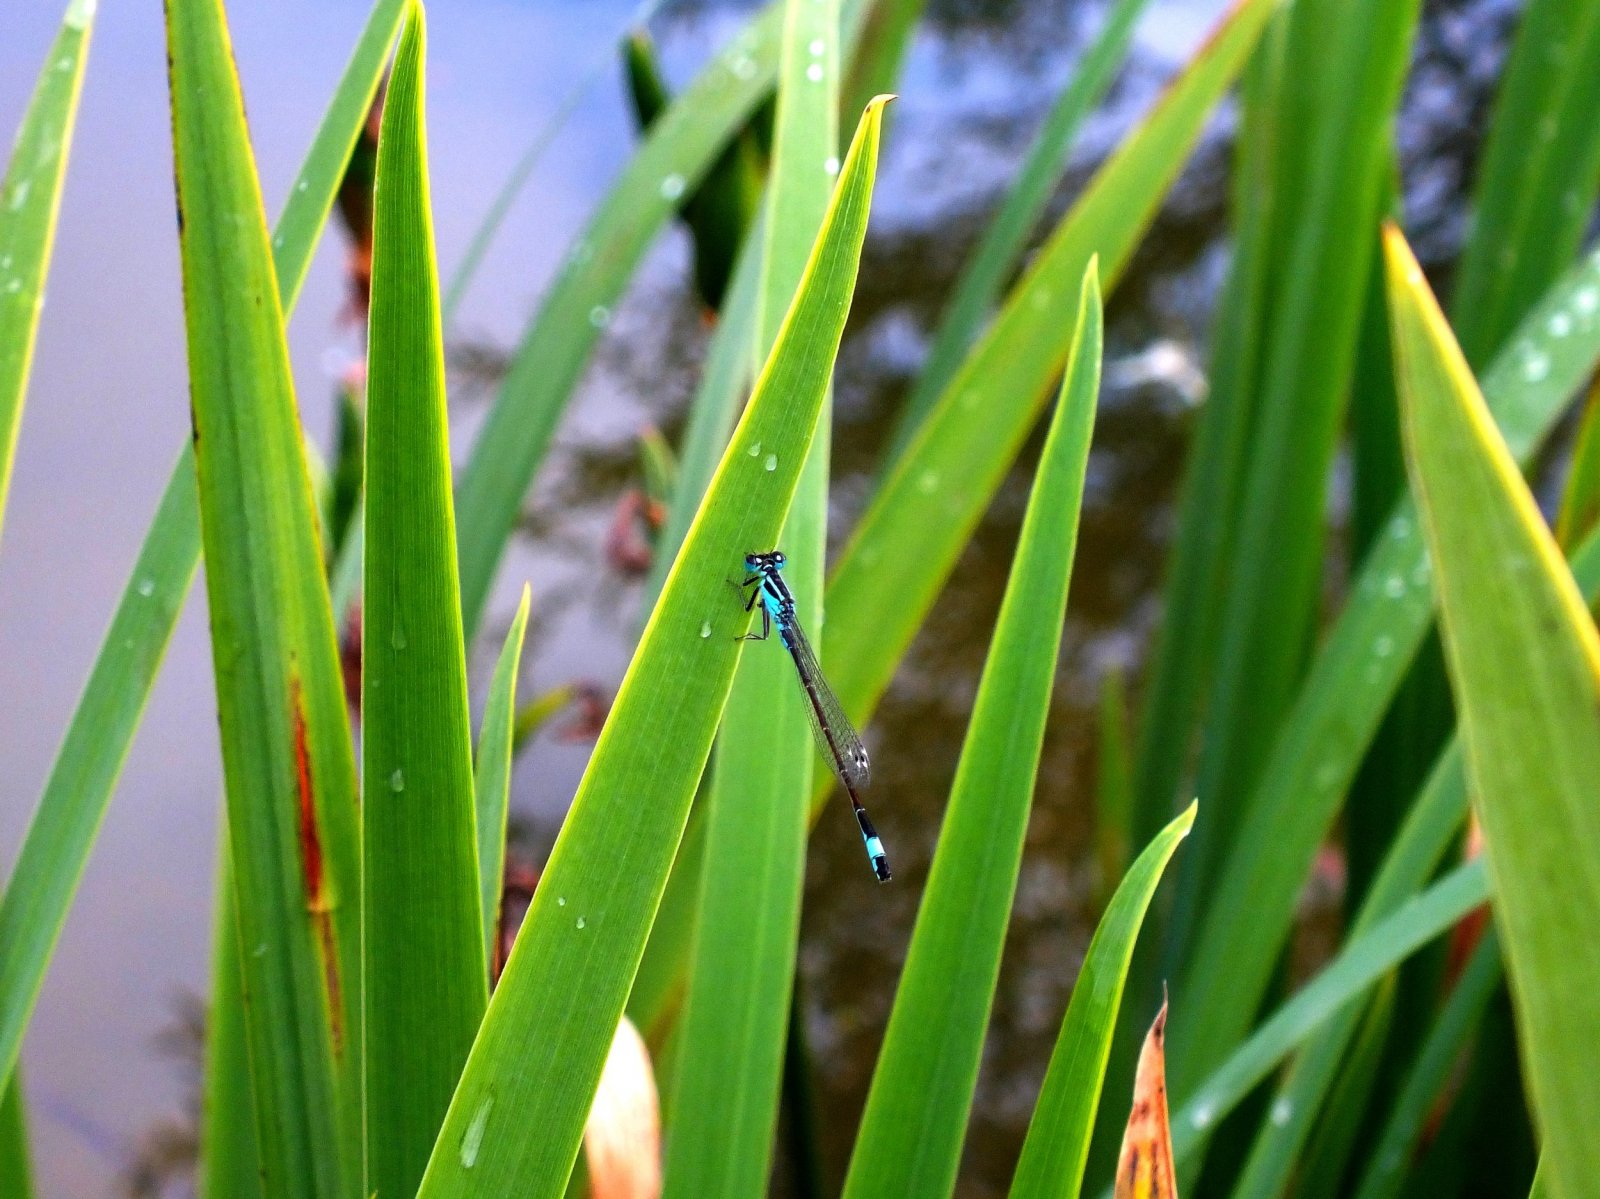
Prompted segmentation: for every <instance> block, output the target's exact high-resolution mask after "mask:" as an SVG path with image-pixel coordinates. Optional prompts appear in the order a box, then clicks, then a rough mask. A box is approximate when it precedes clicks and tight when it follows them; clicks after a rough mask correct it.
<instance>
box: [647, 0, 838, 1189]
mask: <svg viewBox="0 0 1600 1199" xmlns="http://www.w3.org/2000/svg"><path fill="white" fill-rule="evenodd" d="M839 57H840V56H839V5H838V2H837V0H821V2H820V3H819V2H818V0H788V2H787V4H786V5H785V18H784V31H783V47H782V52H781V55H780V65H779V82H778V107H777V115H776V121H775V125H774V140H773V160H772V182H771V185H770V188H769V193H768V202H767V204H768V207H767V219H766V222H765V225H764V227H763V228H762V230H761V231H762V232H763V234H764V235H765V242H764V245H763V247H762V271H761V279H760V286H759V287H758V289H757V294H756V301H757V302H756V314H755V318H754V322H753V323H754V329H755V342H754V349H755V351H756V354H757V356H759V357H765V355H766V352H767V350H768V349H769V348H770V347H771V345H772V343H773V341H774V339H775V338H776V337H777V335H778V330H779V325H780V322H781V321H782V319H783V314H784V312H785V311H786V310H787V309H788V306H789V302H790V300H791V298H792V297H793V295H794V293H795V289H796V287H797V286H798V285H799V283H800V280H801V278H802V277H803V275H804V273H805V268H806V262H805V253H806V247H807V246H808V245H809V244H810V242H811V241H812V240H813V239H814V238H815V236H816V231H817V229H818V228H819V227H820V226H821V224H822V222H823V220H824V219H825V217H826V214H827V207H828V193H829V190H830V188H831V185H832V176H831V175H830V173H829V170H828V167H829V162H830V160H831V159H833V158H834V155H835V154H836V153H837V151H838V145H839V135H838V92H839ZM829 431H830V421H829V413H828V411H827V408H826V403H824V408H823V411H822V413H821V415H820V416H819V418H818V421H817V428H816V433H815V435H814V437H813V438H812V442H811V447H810V449H809V451H808V452H807V456H806V462H805V466H804V467H803V468H802V469H801V472H800V481H799V484H798V486H797V487H796V489H795V496H794V503H793V504H792V505H791V507H790V509H789V514H788V519H787V520H786V521H785V522H784V526H783V531H782V533H781V534H780V535H779V540H778V544H780V545H781V546H782V547H783V549H784V552H785V553H786V554H787V555H788V558H789V562H790V566H789V568H788V569H789V574H790V578H791V580H792V585H793V587H794V591H795V597H796V598H795V605H796V612H797V615H798V617H799V619H800V622H801V624H802V627H811V628H816V627H817V625H818V623H819V620H818V618H819V617H820V616H821V613H822V579H823V555H824V552H825V550H826V546H827V531H828V530H827V525H828V448H829ZM769 548H771V547H770V546H765V545H750V546H746V547H743V550H741V551H738V552H736V553H735V554H734V555H733V556H732V557H731V558H730V560H729V561H730V563H733V562H736V561H737V560H738V553H740V552H748V551H753V550H764V549H769ZM741 577H742V576H741ZM757 650H758V652H755V653H753V654H750V655H747V656H745V657H743V658H741V660H740V662H739V668H738V670H737V672H736V673H735V675H734V680H733V688H732V691H731V692H730V694H729V702H728V707H727V709H726V711H725V712H724V715H723V721H722V730H721V733H720V736H719V740H718V743H717V750H716V755H717V756H716V766H715V769H714V770H713V772H712V774H711V780H710V786H709V790H708V795H707V803H706V822H707V826H708V827H707V830H706V836H707V838H708V839H709V843H710V844H712V845H734V844H739V843H741V842H743V843H745V844H748V845H752V846H760V847H761V848H760V850H759V852H757V853H754V854H730V853H723V854H714V855H712V856H711V857H710V858H709V859H708V860H707V861H706V863H705V869H704V871H703V874H702V879H701V887H700V903H699V914H698V917H697V919H696V922H695V946H694V954H693V957H692V959H691V968H690V974H689V982H688V990H687V993H686V997H685V1003H684V1012H683V1019H682V1022H681V1024H680V1027H679V1031H678V1038H677V1044H676V1049H675V1052H676V1055H677V1056H676V1062H677V1064H678V1068H677V1070H676V1072H675V1074H674V1077H673V1083H674V1090H673V1098H672V1107H671V1111H672V1125H671V1128H670V1129H669V1136H668V1138H667V1155H666V1171H665V1180H664V1182H665V1193H666V1194H667V1195H668V1196H673V1195H682V1196H692V1197H694V1199H702V1197H704V1199H711V1197H713V1196H719V1195H725V1196H729V1197H730V1199H737V1197H738V1196H742V1195H749V1194H754V1193H757V1192H759V1191H760V1190H761V1189H762V1188H763V1187H764V1186H765V1184H766V1180H767V1177H768V1175H769V1174H770V1172H771V1163H772V1144H773V1133H774V1131H775V1130H776V1127H777V1121H778V1092H779V1081H780V1076H781V1074H782V1070H783V1057H784V1027H785V1025H786V1024H787V1022H788V1018H789V1001H790V996H791V994H792V993H793V990H794V968H795V946H796V941H797V940H798V938H799V932H800V889H801V881H802V874H803V870H804V864H805V843H806V806H807V800H808V798H809V796H810V792H811V773H812V764H813V758H814V757H815V752H816V751H815V750H814V749H813V747H812V744H811V732H810V728H809V725H808V719H807V709H806V703H807V701H806V698H805V696H804V693H803V692H802V691H801V689H800V688H799V687H798V686H797V685H796V684H795V680H794V679H793V678H790V677H787V676H789V675H791V674H792V673H793V671H794V665H793V663H792V662H790V661H789V660H788V658H789V655H788V654H786V653H783V652H781V651H780V650H779V647H778V646H777V645H776V644H772V645H767V646H761V647H757ZM760 650H765V651H766V652H759V651H760Z"/></svg>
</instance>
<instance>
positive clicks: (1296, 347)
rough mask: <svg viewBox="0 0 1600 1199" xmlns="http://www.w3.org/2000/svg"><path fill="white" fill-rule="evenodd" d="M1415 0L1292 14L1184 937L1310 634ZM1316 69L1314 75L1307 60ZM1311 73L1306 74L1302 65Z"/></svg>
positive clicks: (1180, 1077) (1180, 1009)
mask: <svg viewBox="0 0 1600 1199" xmlns="http://www.w3.org/2000/svg"><path fill="white" fill-rule="evenodd" d="M1419 8H1420V3H1419V0H1359V2H1358V3H1356V4H1351V3H1349V0H1306V2H1304V3H1297V4H1296V5H1295V6H1294V9H1293V11H1292V12H1291V13H1290V16H1289V20H1290V30H1289V34H1288V36H1289V41H1290V46H1289V51H1288V53H1289V59H1288V62H1287V63H1286V67H1285V71H1284V79H1285V81H1286V83H1289V84H1291V85H1292V86H1293V87H1296V88H1300V89H1303V90H1313V91H1315V92H1316V93H1317V94H1316V95H1315V96H1314V97H1304V96H1296V95H1294V93H1293V92H1292V91H1291V92H1289V93H1287V95H1286V96H1285V97H1283V102H1285V103H1287V102H1290V101H1293V102H1296V103H1300V104H1303V106H1304V108H1305V110H1306V111H1305V112H1304V114H1303V119H1302V120H1301V121H1300V127H1299V128H1291V122H1293V121H1294V120H1295V116H1294V115H1293V113H1291V115H1290V116H1289V117H1288V118H1287V119H1286V120H1285V121H1284V126H1285V129H1284V134H1283V136H1284V138H1285V143H1286V145H1285V148H1286V149H1288V150H1291V151H1294V150H1297V151H1298V152H1297V153H1291V154H1289V155H1287V156H1286V163H1285V165H1283V166H1282V168H1281V169H1282V173H1281V175H1280V180H1279V182H1280V185H1281V187H1282V188H1283V190H1284V201H1285V205H1286V208H1287V213H1286V214H1285V215H1283V217H1282V221H1283V223H1282V225H1281V232H1280V233H1279V235H1278V236H1279V241H1280V242H1281V244H1280V245H1279V246H1278V251H1279V253H1280V254H1281V255H1282V256H1283V258H1282V266H1281V268H1280V269H1279V270H1278V271H1276V272H1275V273H1274V276H1273V279H1272V283H1273V293H1272V294H1273V303H1272V305H1271V308H1270V309H1269V311H1270V314H1271V315H1270V320H1269V324H1268V327H1267V329H1266V330H1264V331H1263V341H1264V344H1263V345H1262V346H1261V348H1260V353H1261V364H1262V365H1261V371H1260V375H1259V378H1258V387H1259V389H1260V390H1259V395H1258V396H1257V398H1256V399H1255V401H1254V403H1255V404H1256V405H1257V408H1258V414H1257V416H1256V419H1255V423H1254V429H1253V434H1252V437H1251V450H1250V454H1249V460H1248V463H1247V465H1246V468H1245V482H1244V487H1243V491H1242V494H1241V496H1240V507H1239V513H1238V520H1239V528H1238V532H1237V543H1236V546H1235V551H1234V555H1233V557H1232V559H1231V560H1230V561H1229V562H1228V563H1227V567H1226V569H1227V570H1228V572H1229V583H1228V592H1227V595H1228V599H1227V602H1226V605H1225V608H1224V611H1223V613H1222V617H1221V628H1220V630H1219V640H1218V648H1217V651H1216V654H1217V673H1216V677H1215V679H1214V680H1213V681H1212V686H1211V694H1210V698H1209V702H1208V708H1207V713H1206V724H1205V734H1204V738H1203V748H1202V752H1201V760H1200V769H1199V778H1198V782H1197V784H1196V790H1197V791H1198V794H1199V796H1200V802H1201V815H1200V818H1199V819H1198V820H1197V821H1196V824H1195V831H1194V844H1193V845H1192V846H1191V847H1190V850H1189V853H1188V854H1186V855H1185V857H1184V861H1183V862H1182V863H1181V864H1180V868H1179V874H1178V878H1179V887H1178V893H1177V895H1176V897H1175V905H1174V912H1173V926H1172V928H1170V929H1169V930H1168V936H1169V938H1170V940H1171V941H1172V942H1173V943H1174V944H1186V943H1187V936H1188V934H1189V932H1190V930H1191V928H1192V925H1193V921H1194V919H1195V918H1196V916H1198V914H1199V912H1200V911H1202V910H1203V908H1204V906H1205V899H1206V897H1207V896H1209V895H1210V894H1211V892H1212V881H1213V879H1214V878H1215V877H1216V874H1217V870H1218V867H1219V865H1220V863H1221V861H1222V860H1223V859H1224V857H1225V856H1226V849H1227V847H1228V846H1229V845H1231V844H1232V841H1233V831H1234V830H1235V829H1236V828H1237V827H1238V825H1239V822H1240V819H1241V812H1242V811H1243V809H1244V805H1245V801H1246V800H1248V798H1249V794H1250V787H1251V785H1252V784H1253V782H1254V781H1255V779H1256V777H1257V776H1258V773H1259V771H1260V768H1261V766H1262V763H1263V762H1264V761H1265V759H1266V757H1267V755H1268V753H1269V752H1270V750H1271V733H1272V731H1273V730H1274V729H1275V728H1276V727H1277V724H1278V721H1279V719H1280V718H1281V716H1282V712H1283V708H1284V707H1285V705H1286V704H1287V703H1288V701H1289V700H1290V699H1291V698H1292V697H1293V696H1294V694H1295V689H1296V687H1297V685H1298V683H1299V681H1300V679H1301V677H1302V674H1303V671H1304V668H1305V647H1306V645H1307V643H1308V641H1309V639H1310V636H1311V633H1312V630H1313V629H1314V628H1315V622H1316V615H1317V611H1318V598H1319V587H1320V582H1321V577H1322V576H1321V571H1322V565H1321V563H1322V545H1323V528H1324V523H1325V518H1324V514H1323V513H1324V507H1325V501H1326V496H1327V475H1328V471H1329V469H1330V468H1331V465H1332V462H1333V456H1334V450H1335V446H1336V443H1337V440H1338V436H1339V431H1340V428H1341V426H1342V417H1343V410H1344V401H1345V398H1346V395H1347V393H1348V387H1349V380H1350V372H1351V369H1352V364H1353V361H1354V350H1355V340H1356V332H1357V330H1358V328H1359V325H1360V317H1361V311H1362V308H1363V306H1364V302H1365V299H1366V293H1367V272H1368V270H1369V269H1370V265H1371V260H1372V253H1373V241H1372V236H1371V232H1370V230H1371V228H1372V225H1373V223H1374V220H1375V218H1376V216H1377V213H1378V204H1379V201H1380V199H1381V196H1382V188H1383V185H1384V182H1385V177H1386V172H1387V170H1388V163H1389V158H1388V148H1389V144H1390V139H1391V137H1392V133H1391V125H1392V122H1393V119H1394V118H1393V109H1394V105H1395V103H1396V102H1397V100H1398V97H1399V95H1400V91H1401V87H1402V85H1403V82H1404V79H1405V72H1406V66H1407V64H1408V63H1409V61H1410V45H1411V35H1412V32H1413V30H1414V29H1415V25H1416V18H1417V13H1418V10H1419ZM1314 60H1315V61H1318V62H1319V63H1320V70H1312V69H1311V63H1312V62H1313V61H1314ZM1301 68H1305V69H1301ZM1194 1015H1195V1013H1194V1012H1193V1011H1192V1010H1191V1007H1190V1004H1188V1003H1181V1004H1178V1005H1176V1006H1175V1007H1174V1008H1173V1013H1172V1019H1173V1024H1172V1050H1173V1052H1172V1058H1171V1061H1170V1062H1169V1066H1170V1071H1169V1076H1168V1077H1169V1080H1170V1082H1171V1084H1172V1088H1173V1090H1174V1091H1175V1092H1176V1093H1178V1094H1182V1093H1183V1090H1184V1088H1185V1087H1186V1086H1189V1085H1192V1084H1193V1080H1194V1077H1195V1073H1194V1071H1193V1069H1192V1063H1193V1059H1192V1057H1190V1056H1189V1055H1188V1054H1186V1053H1185V1052H1184V1049H1185V1046H1186V1044H1189V1042H1190V1038H1189V1034H1188V1033H1187V1031H1186V1030H1187V1029H1188V1028H1189V1027H1191V1026H1190V1023H1189V1021H1190V1019H1191V1018H1192V1017H1193V1016H1194Z"/></svg>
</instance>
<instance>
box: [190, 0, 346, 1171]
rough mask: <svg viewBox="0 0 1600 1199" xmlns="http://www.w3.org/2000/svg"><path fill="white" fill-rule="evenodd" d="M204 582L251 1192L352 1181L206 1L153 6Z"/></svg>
mask: <svg viewBox="0 0 1600 1199" xmlns="http://www.w3.org/2000/svg"><path fill="white" fill-rule="evenodd" d="M167 48H168V60H169V62H170V64H171V65H170V79H171V91H172V113H173V121H172V124H173V156H174V161H175V163H176V170H175V173H176V175H177V188H178V209H179V212H180V213H181V214H182V220H181V222H180V224H181V234H180V246H181V249H182V257H183V286H184V312H185V323H186V327H187V333H188V350H189V384H190V401H191V418H192V422H193V442H194V447H195V463H196V476H197V479H198V487H199V497H200V518H201V532H202V539H203V543H204V547H205V556H206V592H207V598H208V601H209V609H210V614H211V640H212V650H213V655H212V656H213V662H214V670H215V675H216V683H217V707H218V719H219V724H220V726H221V734H222V737H221V739H222V760H223V775H224V779H225V782H226V788H227V796H228V827H229V829H230V840H231V851H232V860H233V866H234V871H235V880H236V888H235V890H236V893H237V896H238V903H239V933H240V945H241V950H242V952H241V957H242V960H243V962H244V990H245V1007H246V1013H247V1027H248V1034H249V1044H250V1064H251V1072H252V1077H253V1081H254V1086H255V1096H256V1102H255V1108H256V1118H257V1125H258V1135H259V1137H260V1144H261V1163H262V1177H263V1185H264V1188H265V1190H266V1191H267V1193H269V1194H290V1193H292V1194H297V1195H305V1196H335V1195H338V1196H346V1195H350V1194H353V1193H355V1190H356V1188H357V1186H358V1185H359V1164H358V1163H359V1160H360V1157H359V1144H360V1141H359V1129H360V1081H359V1079H360V1056H361V1055H360V1051H359V1045H360V1036H361V1031H360V1023H359V1021H360V1013H361V1004H360V991H361V976H360V956H359V955H360V945H359V931H360V930H359V918H360V910H359V895H360V874H359V857H358V847H357V841H358V833H357V826H356V795H355V762H354V755H353V750H352V747H351V742H350V728H349V724H348V723H347V717H346V713H345V700H344V692H343V687H342V684H341V680H340V670H339V661H338V650H337V647H336V645H335V642H334V635H333V618H332V614H331V612H330V611H329V606H328V593H327V590H326V588H325V587H324V585H323V581H322V569H323V567H322V553H321V547H320V546H319V545H318V542H317V530H316V515H315V508H314V504H313V502H312V497H311V488H310V482H309V478H308V475H307V471H306V463H305V456H304V453H303V452H302V449H301V435H300V427H299V421H298V416H297V412H296V409H295V399H294V386H293V382H292V378H291V374H290V369H289V354H288V346H287V344H286V342H285V340H284V329H283V318H282V314H281V311H280V309H279V306H278V295H277V285H276V279H275V277H274V274H273V267H272V258H271V254H270V250H269V247H268V235H267V225H266V220H265V218H264V216H263V214H262V209H261V195H260V189H259V186H258V184H257V181H256V176H255V167H254V163H253V161H252V157H251V152H250V143H249V135H248V133H247V131H246V128H245V121H244V105H243V100H242V97H241V96H240V93H239V81H238V77H237V76H236V75H235V73H234V69H233V62H232V55H231V48H230V45H229V38H228V32H227V27H226V24H225V21H224V18H223V14H222V9H221V5H220V3H218V2H217V0H174V3H172V4H170V5H169V6H168V9H167Z"/></svg>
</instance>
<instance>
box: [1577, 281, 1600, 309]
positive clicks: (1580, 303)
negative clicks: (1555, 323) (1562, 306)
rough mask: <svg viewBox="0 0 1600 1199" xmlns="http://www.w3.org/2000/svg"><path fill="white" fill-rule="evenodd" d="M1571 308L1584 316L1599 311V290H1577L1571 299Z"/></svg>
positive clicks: (1585, 288) (1588, 288) (1591, 288)
mask: <svg viewBox="0 0 1600 1199" xmlns="http://www.w3.org/2000/svg"><path fill="white" fill-rule="evenodd" d="M1572 306H1573V307H1574V308H1576V309H1577V310H1578V311H1579V312H1581V313H1584V314H1585V315H1588V314H1589V313H1592V312H1594V311H1595V310H1596V309H1600V288H1594V287H1583V288H1579V289H1578V293H1577V294H1576V295H1575V296H1573V297H1572Z"/></svg>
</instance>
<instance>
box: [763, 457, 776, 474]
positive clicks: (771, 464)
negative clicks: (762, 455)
mask: <svg viewBox="0 0 1600 1199" xmlns="http://www.w3.org/2000/svg"><path fill="white" fill-rule="evenodd" d="M765 466H766V468H767V469H768V470H769V471H773V470H777V469H778V455H776V454H768V455H767V461H766V463H765Z"/></svg>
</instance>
